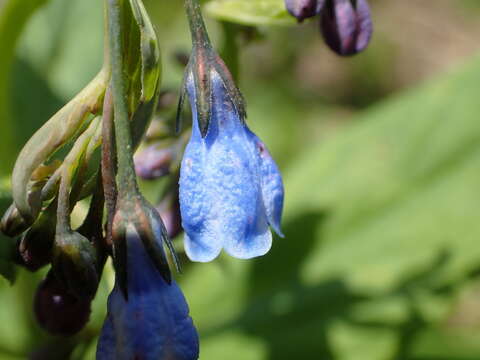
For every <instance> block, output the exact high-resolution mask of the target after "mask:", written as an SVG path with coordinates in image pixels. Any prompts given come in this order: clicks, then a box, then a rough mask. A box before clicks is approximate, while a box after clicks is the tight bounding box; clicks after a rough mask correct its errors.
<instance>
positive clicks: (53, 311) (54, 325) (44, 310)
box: [33, 272, 91, 336]
mask: <svg viewBox="0 0 480 360" xmlns="http://www.w3.org/2000/svg"><path fill="white" fill-rule="evenodd" d="M90 305H91V299H78V298H76V297H74V296H72V295H71V294H69V293H68V291H67V290H66V289H65V288H64V287H63V286H62V285H61V284H60V282H59V281H58V280H57V279H56V278H55V276H54V275H53V273H52V272H49V273H48V274H47V277H46V278H45V280H43V281H42V282H41V283H40V285H39V286H38V288H37V292H36V294H35V299H34V303H33V309H34V312H35V316H36V318H37V321H38V323H39V324H40V326H41V327H42V328H43V329H44V330H45V331H47V332H49V333H50V334H53V335H64V336H71V335H73V334H75V333H77V332H79V331H80V330H81V329H82V328H83V327H84V326H85V324H86V323H87V322H88V320H89V317H90Z"/></svg>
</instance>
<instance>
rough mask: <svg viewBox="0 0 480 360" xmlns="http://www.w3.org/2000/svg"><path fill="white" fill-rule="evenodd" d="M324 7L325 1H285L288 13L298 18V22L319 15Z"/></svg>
mask: <svg viewBox="0 0 480 360" xmlns="http://www.w3.org/2000/svg"><path fill="white" fill-rule="evenodd" d="M324 5H325V0H285V6H286V7H287V10H288V12H289V13H290V14H291V15H292V16H294V17H296V18H297V20H298V22H302V21H303V20H305V19H306V18H310V17H314V16H316V15H318V14H319V13H320V11H321V10H322V8H323V6H324Z"/></svg>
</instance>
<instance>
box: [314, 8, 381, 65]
mask: <svg viewBox="0 0 480 360" xmlns="http://www.w3.org/2000/svg"><path fill="white" fill-rule="evenodd" d="M320 24H321V29H322V34H323V38H324V39H325V42H326V43H327V45H328V46H329V47H330V48H331V49H332V50H333V51H335V52H336V53H337V54H339V55H342V56H348V55H354V54H357V53H359V52H361V51H363V50H365V48H366V47H367V46H368V43H369V42H370V38H371V36H372V31H373V26H372V19H371V16H370V7H369V6H368V3H367V0H327V3H326V4H325V8H324V9H323V11H322V19H321V23H320Z"/></svg>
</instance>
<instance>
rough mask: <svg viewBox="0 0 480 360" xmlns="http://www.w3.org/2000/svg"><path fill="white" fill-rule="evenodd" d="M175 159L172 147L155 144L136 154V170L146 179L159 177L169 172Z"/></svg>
mask: <svg viewBox="0 0 480 360" xmlns="http://www.w3.org/2000/svg"><path fill="white" fill-rule="evenodd" d="M173 160H174V152H173V149H172V148H170V147H161V145H160V144H154V145H151V146H149V147H147V148H145V149H144V150H142V151H140V152H138V153H137V154H136V155H135V157H134V161H135V172H136V173H137V175H138V176H140V177H141V178H142V179H145V180H153V179H157V178H159V177H162V176H165V175H168V174H169V172H170V166H171V165H172V162H173Z"/></svg>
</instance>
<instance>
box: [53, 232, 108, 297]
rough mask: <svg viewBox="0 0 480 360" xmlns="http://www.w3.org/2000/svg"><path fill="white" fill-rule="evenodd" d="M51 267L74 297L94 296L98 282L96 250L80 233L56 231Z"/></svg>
mask: <svg viewBox="0 0 480 360" xmlns="http://www.w3.org/2000/svg"><path fill="white" fill-rule="evenodd" d="M52 269H53V271H54V273H55V277H56V278H57V279H58V280H59V281H60V282H61V284H62V286H63V287H64V288H65V289H68V291H69V292H70V293H71V294H72V295H74V296H75V297H77V298H87V299H91V298H93V297H94V296H95V293H96V291H97V287H98V282H99V276H98V271H97V269H98V259H97V251H96V249H95V247H94V246H93V244H92V243H91V242H90V241H89V240H88V239H87V238H86V237H84V236H83V235H81V234H80V233H78V232H75V231H68V232H67V231H65V232H62V233H58V232H57V234H56V239H55V246H54V249H53V259H52Z"/></svg>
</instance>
